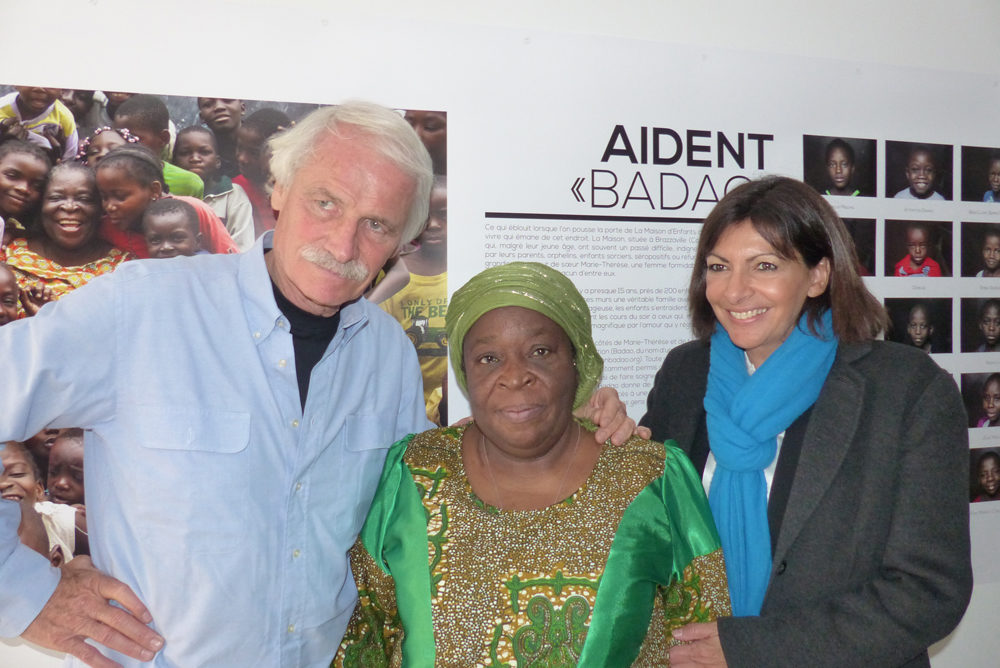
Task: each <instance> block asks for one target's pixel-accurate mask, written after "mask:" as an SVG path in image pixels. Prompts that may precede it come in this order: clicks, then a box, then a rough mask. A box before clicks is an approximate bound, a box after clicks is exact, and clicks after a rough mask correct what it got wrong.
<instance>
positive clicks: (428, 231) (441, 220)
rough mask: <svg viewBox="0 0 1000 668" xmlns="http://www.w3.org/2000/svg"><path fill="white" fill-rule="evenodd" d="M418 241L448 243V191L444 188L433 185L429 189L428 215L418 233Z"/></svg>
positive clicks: (432, 243) (434, 243)
mask: <svg viewBox="0 0 1000 668" xmlns="http://www.w3.org/2000/svg"><path fill="white" fill-rule="evenodd" d="M420 243H421V244H428V245H438V244H447V243H448V191H447V190H446V189H445V188H442V187H440V186H434V187H433V188H432V189H431V204H430V215H429V216H428V217H427V227H425V228H424V231H423V232H421V233H420Z"/></svg>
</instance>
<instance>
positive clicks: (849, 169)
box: [826, 147, 854, 190]
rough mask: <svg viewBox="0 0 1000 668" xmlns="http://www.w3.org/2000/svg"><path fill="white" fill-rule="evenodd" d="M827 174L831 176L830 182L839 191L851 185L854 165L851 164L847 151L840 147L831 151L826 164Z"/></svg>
mask: <svg viewBox="0 0 1000 668" xmlns="http://www.w3.org/2000/svg"><path fill="white" fill-rule="evenodd" d="M826 169H827V172H828V173H829V174H830V181H831V182H832V183H833V187H834V188H836V189H837V190H843V189H844V188H846V187H847V186H848V185H849V184H850V183H851V177H852V176H854V163H853V162H851V159H850V157H849V156H848V155H847V151H845V150H844V149H842V148H840V147H836V148H834V149H833V150H832V151H830V159H829V160H827V162H826Z"/></svg>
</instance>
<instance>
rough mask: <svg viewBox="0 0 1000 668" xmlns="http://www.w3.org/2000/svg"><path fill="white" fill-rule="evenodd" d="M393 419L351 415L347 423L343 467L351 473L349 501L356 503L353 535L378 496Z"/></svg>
mask: <svg viewBox="0 0 1000 668" xmlns="http://www.w3.org/2000/svg"><path fill="white" fill-rule="evenodd" d="M394 417H395V416H388V415H379V414H363V415H349V416H348V417H347V421H346V422H345V425H344V427H345V429H344V431H345V442H344V468H345V470H349V471H351V475H350V476H349V477H350V480H351V485H350V486H351V490H350V492H349V496H348V497H347V499H349V500H351V501H352V502H353V503H352V504H351V506H352V507H353V514H352V517H351V532H352V533H353V534H356V533H357V532H358V531H361V525H362V524H364V521H365V517H366V516H367V515H368V507H369V506H370V505H371V502H372V497H374V496H375V488H376V487H377V486H378V479H379V476H380V475H381V474H382V466H383V465H384V464H385V456H386V454H387V453H388V452H389V446H390V445H392V442H393V427H394V425H395V419H394ZM352 540H353V539H352Z"/></svg>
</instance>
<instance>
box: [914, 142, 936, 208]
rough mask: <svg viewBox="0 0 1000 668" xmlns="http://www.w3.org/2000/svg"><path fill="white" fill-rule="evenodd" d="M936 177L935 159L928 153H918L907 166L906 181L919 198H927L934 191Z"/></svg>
mask: <svg viewBox="0 0 1000 668" xmlns="http://www.w3.org/2000/svg"><path fill="white" fill-rule="evenodd" d="M936 176H937V168H936V166H935V165H934V158H933V157H932V156H931V154H930V153H928V152H927V151H917V152H916V153H914V154H913V155H912V156H911V157H910V161H909V162H908V163H907V164H906V181H907V182H908V183H909V184H910V190H912V191H913V194H914V195H916V196H917V197H927V196H929V195H930V194H931V193H932V192H933V191H934V179H935V177H936Z"/></svg>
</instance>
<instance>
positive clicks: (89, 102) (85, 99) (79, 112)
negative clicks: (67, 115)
mask: <svg viewBox="0 0 1000 668" xmlns="http://www.w3.org/2000/svg"><path fill="white" fill-rule="evenodd" d="M59 99H60V100H62V103H63V104H65V105H66V108H67V109H69V110H70V112H71V113H72V114H73V118H75V119H77V120H79V119H80V117H81V116H83V115H84V114H86V113H87V112H88V111H90V107H91V106H93V104H94V91H92V90H73V89H72V88H63V90H62V93H61V94H60V95H59Z"/></svg>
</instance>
